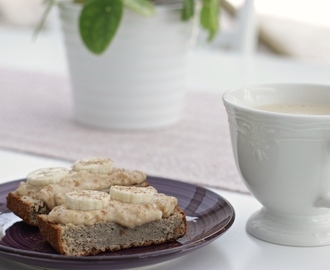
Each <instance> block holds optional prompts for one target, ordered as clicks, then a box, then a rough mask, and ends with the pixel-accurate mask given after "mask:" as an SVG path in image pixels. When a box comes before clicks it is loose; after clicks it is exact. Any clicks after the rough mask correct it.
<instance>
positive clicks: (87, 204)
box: [65, 190, 110, 211]
mask: <svg viewBox="0 0 330 270" xmlns="http://www.w3.org/2000/svg"><path fill="white" fill-rule="evenodd" d="M109 201H110V195H109V193H106V192H102V191H97V190H79V191H72V192H69V193H67V194H66V196H65V203H66V206H67V207H68V208H70V209H72V210H82V211H90V210H100V209H104V208H106V207H107V206H108V205H109Z"/></svg>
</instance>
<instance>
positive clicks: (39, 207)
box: [7, 158, 149, 226]
mask: <svg viewBox="0 0 330 270" xmlns="http://www.w3.org/2000/svg"><path fill="white" fill-rule="evenodd" d="M94 159H95V158H94ZM99 160H109V159H103V158H98V161H99ZM80 161H82V160H80ZM80 161H77V162H75V163H74V164H73V168H72V169H71V170H68V174H67V176H66V177H65V178H63V179H62V180H61V181H59V182H58V183H53V184H47V185H33V184H31V183H29V181H27V182H24V181H22V182H21V183H20V185H19V187H18V188H17V189H16V190H15V191H12V192H10V193H9V194H8V196H7V208H8V209H10V210H11V211H12V212H13V213H14V214H16V215H17V216H19V217H20V218H22V219H23V221H24V222H26V223H27V224H29V225H32V226H37V225H38V221H37V216H38V215H39V214H48V213H49V212H50V211H51V210H52V209H53V208H54V207H55V206H57V205H60V204H62V203H64V198H65V194H66V193H67V192H70V191H73V190H85V189H86V190H105V191H109V188H110V187H111V186H113V185H129V186H142V187H143V186H148V185H149V184H148V182H147V181H146V175H145V174H144V173H143V172H141V171H138V170H126V169H122V168H112V167H111V168H110V169H109V172H108V173H98V172H90V171H86V170H80V168H77V164H78V165H81V162H80ZM84 162H86V159H84ZM94 165H95V164H94ZM46 169H48V168H46ZM27 178H28V177H27ZM28 180H29V179H28ZM37 181H39V182H40V179H37Z"/></svg>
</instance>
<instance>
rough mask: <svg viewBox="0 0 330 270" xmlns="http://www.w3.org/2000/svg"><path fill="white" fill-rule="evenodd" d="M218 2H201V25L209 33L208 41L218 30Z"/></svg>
mask: <svg viewBox="0 0 330 270" xmlns="http://www.w3.org/2000/svg"><path fill="white" fill-rule="evenodd" d="M219 12H220V3H219V0H203V2H202V10H201V18H200V20H201V25H202V27H203V28H204V29H206V30H207V31H209V38H208V40H209V41H212V40H213V38H214V37H215V34H216V33H217V32H218V30H219Z"/></svg>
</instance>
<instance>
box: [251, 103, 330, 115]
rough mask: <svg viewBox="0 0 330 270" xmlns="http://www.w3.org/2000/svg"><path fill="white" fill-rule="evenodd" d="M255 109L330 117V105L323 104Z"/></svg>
mask: <svg viewBox="0 0 330 270" xmlns="http://www.w3.org/2000/svg"><path fill="white" fill-rule="evenodd" d="M255 109H258V110H263V111H269V112H278V113H291V114H304V115H330V105H322V104H284V103H283V104H271V105H265V106H259V107H255Z"/></svg>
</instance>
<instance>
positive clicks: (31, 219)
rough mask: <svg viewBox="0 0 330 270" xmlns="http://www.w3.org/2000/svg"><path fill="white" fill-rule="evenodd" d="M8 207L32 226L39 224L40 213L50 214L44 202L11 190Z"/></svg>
mask: <svg viewBox="0 0 330 270" xmlns="http://www.w3.org/2000/svg"><path fill="white" fill-rule="evenodd" d="M7 208H8V209H9V210H11V211H12V212H13V213H14V214H15V215H17V216H19V217H20V218H21V219H23V221H24V222H25V223H27V224H29V225H32V226H37V225H38V220H37V216H38V215H40V214H48V213H49V211H50V210H49V208H48V207H47V205H46V204H45V203H44V202H42V201H40V200H35V199H32V198H30V197H26V196H20V195H16V194H15V193H14V192H9V193H8V195H7Z"/></svg>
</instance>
